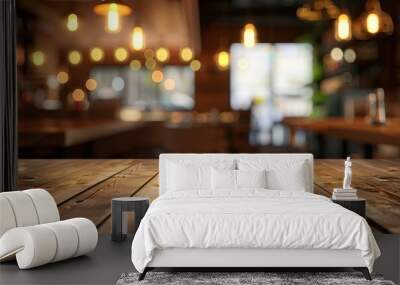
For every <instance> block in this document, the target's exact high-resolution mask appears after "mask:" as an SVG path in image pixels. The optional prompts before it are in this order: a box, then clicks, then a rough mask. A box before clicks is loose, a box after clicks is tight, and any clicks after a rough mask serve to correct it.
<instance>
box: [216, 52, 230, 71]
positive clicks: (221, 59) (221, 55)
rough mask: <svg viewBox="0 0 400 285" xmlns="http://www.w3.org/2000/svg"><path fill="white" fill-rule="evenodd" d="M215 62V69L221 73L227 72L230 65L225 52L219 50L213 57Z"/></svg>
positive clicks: (227, 54)
mask: <svg viewBox="0 0 400 285" xmlns="http://www.w3.org/2000/svg"><path fill="white" fill-rule="evenodd" d="M215 61H216V63H217V68H218V69H219V70H221V71H224V70H227V69H228V68H229V64H230V55H229V52H228V51H226V50H220V51H219V52H217V54H216V55H215Z"/></svg>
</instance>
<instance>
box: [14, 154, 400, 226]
mask: <svg viewBox="0 0 400 285" xmlns="http://www.w3.org/2000/svg"><path fill="white" fill-rule="evenodd" d="M314 163H315V167H314V171H315V175H314V192H315V193H316V194H320V195H324V196H328V197H330V196H331V194H332V189H333V188H335V187H340V186H341V184H342V179H343V169H344V161H343V160H334V159H323V160H315V162H314ZM19 173H20V175H19V180H18V186H19V189H26V188H32V187H43V188H45V189H47V190H49V191H50V192H51V193H52V195H53V196H54V197H55V198H56V201H57V203H58V205H59V209H60V214H61V217H62V218H63V219H66V218H73V217H86V218H89V219H91V220H92V221H93V222H94V223H95V224H96V225H97V226H98V227H99V232H101V233H110V232H111V222H110V214H111V206H110V205H111V199H112V198H114V197H122V196H143V197H148V198H150V201H153V200H154V199H155V198H157V197H158V160H155V159H149V160H146V159H142V160H140V159H139V160H137V159H110V160H67V159H65V160H62V159H61V160H20V166H19ZM352 185H353V187H355V188H357V189H358V195H359V196H360V197H361V198H364V199H366V204H367V218H368V220H369V221H370V222H371V223H372V224H373V225H374V226H377V227H378V228H380V229H381V230H383V231H386V232H391V233H396V234H400V160H383V159H373V160H366V159H360V160H357V159H356V160H353V181H352Z"/></svg>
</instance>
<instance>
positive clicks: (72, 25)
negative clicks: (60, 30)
mask: <svg viewBox="0 0 400 285" xmlns="http://www.w3.org/2000/svg"><path fill="white" fill-rule="evenodd" d="M78 28H79V21H78V16H77V15H76V14H69V15H68V17H67V30H68V31H70V32H75V31H76V30H78Z"/></svg>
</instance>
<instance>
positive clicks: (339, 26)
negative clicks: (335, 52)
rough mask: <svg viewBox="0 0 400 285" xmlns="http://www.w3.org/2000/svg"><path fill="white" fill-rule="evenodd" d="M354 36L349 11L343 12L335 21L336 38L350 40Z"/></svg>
mask: <svg viewBox="0 0 400 285" xmlns="http://www.w3.org/2000/svg"><path fill="white" fill-rule="evenodd" d="M351 37H352V31H351V18H350V15H349V14H347V13H342V14H340V15H339V17H337V19H336V21H335V39H336V40H337V41H349V40H351Z"/></svg>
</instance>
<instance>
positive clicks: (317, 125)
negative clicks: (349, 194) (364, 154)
mask: <svg viewBox="0 0 400 285" xmlns="http://www.w3.org/2000/svg"><path fill="white" fill-rule="evenodd" d="M283 123H284V124H285V125H287V126H288V127H289V128H290V129H291V130H292V131H295V130H298V129H300V130H305V131H310V132H314V133H320V134H325V135H329V136H332V137H337V138H339V139H344V140H350V141H358V142H362V143H368V144H391V145H400V118H388V119H387V122H386V124H385V125H371V124H369V123H368V122H367V121H366V120H365V119H364V118H356V119H354V120H346V119H344V118H322V119H310V118H285V119H284V120H283Z"/></svg>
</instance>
